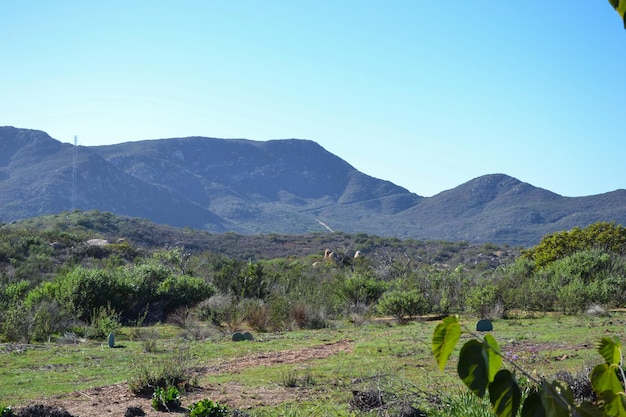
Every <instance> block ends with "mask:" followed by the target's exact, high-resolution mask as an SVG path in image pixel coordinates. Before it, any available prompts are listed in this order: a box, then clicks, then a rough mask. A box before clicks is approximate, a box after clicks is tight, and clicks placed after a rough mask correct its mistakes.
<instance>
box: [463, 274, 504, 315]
mask: <svg viewBox="0 0 626 417" xmlns="http://www.w3.org/2000/svg"><path fill="white" fill-rule="evenodd" d="M498 301H499V300H498V288H497V287H496V286H495V285H494V284H491V283H485V284H481V283H480V282H479V283H477V284H475V285H474V286H473V287H472V288H470V289H469V291H468V293H467V296H466V298H465V306H466V307H467V308H468V309H469V311H470V312H471V313H472V314H474V315H475V316H476V317H478V318H481V319H484V318H496V317H493V312H494V311H495V309H496V306H497V304H498Z"/></svg>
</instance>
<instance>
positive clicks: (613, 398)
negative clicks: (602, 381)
mask: <svg viewBox="0 0 626 417" xmlns="http://www.w3.org/2000/svg"><path fill="white" fill-rule="evenodd" d="M601 398H602V400H604V413H605V414H606V415H607V416H618V417H626V396H624V393H623V392H619V393H615V392H611V391H606V392H603V393H602V395H601Z"/></svg>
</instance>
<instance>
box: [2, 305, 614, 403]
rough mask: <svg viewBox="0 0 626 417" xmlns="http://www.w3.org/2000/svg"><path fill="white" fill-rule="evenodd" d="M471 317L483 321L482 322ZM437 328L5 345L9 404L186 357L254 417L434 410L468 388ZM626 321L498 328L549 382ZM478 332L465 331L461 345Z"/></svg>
mask: <svg viewBox="0 0 626 417" xmlns="http://www.w3.org/2000/svg"><path fill="white" fill-rule="evenodd" d="M463 320H464V323H465V324H466V325H467V327H468V329H470V330H472V329H473V328H474V326H475V323H476V320H475V319H472V318H464V319H463ZM437 324H438V322H437V321H413V322H409V323H407V324H403V325H399V324H396V323H395V322H389V321H373V322H370V323H366V324H363V325H360V326H355V325H354V324H351V323H347V322H339V323H335V325H334V326H333V327H332V328H328V329H323V330H306V331H294V332H285V333H256V334H254V337H255V338H254V340H253V341H244V342H232V341H231V340H230V337H228V335H224V334H222V333H220V332H218V331H216V330H206V331H207V333H206V334H205V335H206V336H207V337H205V338H204V339H203V340H195V339H193V338H190V337H189V334H190V332H189V330H185V329H180V328H177V327H172V326H169V325H158V326H153V327H150V328H142V329H140V332H141V333H143V335H138V334H137V333H138V329H137V328H124V329H123V330H122V331H121V332H120V333H119V334H118V335H117V338H116V346H117V347H116V348H113V349H111V348H109V347H108V346H107V344H106V342H100V341H98V342H94V341H82V342H81V341H79V342H78V343H76V344H59V343H54V342H52V343H47V344H39V345H36V344H33V345H0V405H12V406H20V405H26V404H32V403H36V402H37V401H40V400H42V399H44V398H45V397H48V398H49V397H55V398H58V399H63V398H64V397H70V396H71V395H72V393H76V392H80V391H83V390H88V389H92V388H94V387H104V386H110V385H113V384H117V385H118V386H126V385H127V381H129V380H130V379H132V378H133V377H135V376H136V375H137V374H138V373H140V372H141V370H142V369H150V368H154V367H160V366H167V364H168V363H179V364H183V365H184V366H185V367H186V368H187V369H189V372H190V375H192V381H191V382H192V385H195V386H196V387H197V388H198V389H197V391H198V392H197V393H196V394H195V395H196V397H193V398H197V397H198V396H201V397H203V398H211V399H213V400H218V401H220V402H222V403H224V404H226V405H227V406H229V407H232V408H241V409H244V410H246V412H247V413H249V414H250V415H355V413H354V412H351V411H349V410H350V401H351V400H353V398H354V397H353V393H354V392H355V391H361V392H363V391H372V390H376V391H377V392H381V393H384V397H385V400H386V402H393V401H400V400H403V399H410V400H411V402H412V404H414V405H416V406H418V407H419V408H420V409H424V410H433V413H435V410H436V409H437V408H438V407H439V408H440V407H441V402H442V401H443V400H442V398H443V397H446V396H448V395H456V394H459V395H461V394H460V393H462V392H463V391H464V389H463V386H462V384H461V383H460V381H459V380H458V378H457V377H456V373H455V365H456V358H457V357H456V356H455V355H454V354H453V356H452V358H451V360H450V362H449V365H448V367H447V368H446V370H445V371H444V372H441V371H439V369H438V368H437V366H436V364H435V362H434V359H433V357H432V354H431V337H432V334H433V330H434V327H435V326H436V325H437ZM625 324H626V314H625V313H622V312H614V313H612V316H611V317H588V316H560V315H550V316H547V315H543V316H537V317H534V318H529V317H524V318H516V319H508V320H497V321H495V322H494V331H493V332H492V334H493V335H494V336H495V338H496V339H497V340H498V342H499V343H500V346H501V349H502V352H503V355H504V356H505V357H506V358H510V359H513V360H515V362H516V363H517V364H518V365H520V366H521V367H522V368H523V369H524V370H526V371H527V372H528V373H529V374H531V375H532V376H534V377H537V378H540V377H544V376H545V377H548V378H549V377H551V376H552V375H554V374H555V373H556V372H558V371H563V370H565V371H569V372H571V373H579V372H587V371H586V370H587V369H588V368H589V367H592V366H593V365H595V364H598V363H599V362H600V360H601V358H600V356H599V355H598V354H597V352H596V351H595V343H596V341H597V340H599V339H600V338H601V337H604V336H618V337H619V338H620V339H622V340H626V338H625V335H624V333H625ZM137 336H141V337H139V340H138V337H137ZM470 337H471V336H470V335H467V334H466V335H463V336H462V341H463V340H467V339H469V338H470ZM460 345H461V343H460V344H459V347H460ZM146 347H150V349H149V350H151V352H149V353H147V352H145V350H146ZM509 367H510V366H509ZM189 398H192V397H189ZM444 400H445V398H444ZM444 402H445V401H444ZM183 403H187V404H188V403H189V400H187V399H185V398H183ZM357 415H358V414H357ZM429 415H434V414H429Z"/></svg>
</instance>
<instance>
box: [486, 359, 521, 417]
mask: <svg viewBox="0 0 626 417" xmlns="http://www.w3.org/2000/svg"><path fill="white" fill-rule="evenodd" d="M489 401H490V402H491V405H492V407H493V411H495V413H496V415H497V416H498V417H515V416H516V415H517V410H519V406H520V403H521V401H522V392H521V391H520V389H519V386H518V385H517V382H516V381H515V378H514V377H513V374H511V372H510V371H509V370H507V369H502V370H501V371H499V372H498V373H497V374H496V376H495V378H494V380H493V382H492V383H491V384H489Z"/></svg>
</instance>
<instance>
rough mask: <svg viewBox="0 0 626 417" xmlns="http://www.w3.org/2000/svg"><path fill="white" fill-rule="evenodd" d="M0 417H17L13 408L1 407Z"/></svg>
mask: <svg viewBox="0 0 626 417" xmlns="http://www.w3.org/2000/svg"><path fill="white" fill-rule="evenodd" d="M0 417H15V413H14V412H13V409H12V408H11V407H0Z"/></svg>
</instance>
